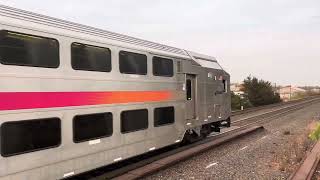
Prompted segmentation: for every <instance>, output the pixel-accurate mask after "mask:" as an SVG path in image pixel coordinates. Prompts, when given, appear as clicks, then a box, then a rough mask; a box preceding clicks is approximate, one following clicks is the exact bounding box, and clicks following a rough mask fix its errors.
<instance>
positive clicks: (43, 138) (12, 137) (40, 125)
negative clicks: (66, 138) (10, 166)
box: [0, 118, 61, 157]
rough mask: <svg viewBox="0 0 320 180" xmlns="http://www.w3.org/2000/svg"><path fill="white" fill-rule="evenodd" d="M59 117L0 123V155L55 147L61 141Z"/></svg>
mask: <svg viewBox="0 0 320 180" xmlns="http://www.w3.org/2000/svg"><path fill="white" fill-rule="evenodd" d="M60 124H61V122H60V119H59V118H47V119H33V120H23V121H13V122H5V123H3V124H2V125H1V130H0V142H1V146H0V147H1V155H2V156H4V157H8V156H14V155H17V154H23V153H28V152H33V151H39V150H43V149H48V148H53V147H57V146H59V145H60V143H61V125H60Z"/></svg>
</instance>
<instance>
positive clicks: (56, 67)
mask: <svg viewBox="0 0 320 180" xmlns="http://www.w3.org/2000/svg"><path fill="white" fill-rule="evenodd" d="M2 31H6V32H9V33H14V34H19V35H25V36H31V37H35V38H43V39H48V40H53V41H55V42H56V43H57V51H58V62H57V64H56V65H55V66H40V65H27V64H18V63H8V62H5V61H3V60H2V58H0V64H2V65H8V66H22V67H36V68H50V69H58V68H59V67H60V64H61V62H60V60H61V57H60V56H61V55H60V42H59V40H58V39H56V38H52V37H46V36H42V35H36V34H29V33H23V32H18V31H11V30H6V29H0V33H1V32H2Z"/></svg>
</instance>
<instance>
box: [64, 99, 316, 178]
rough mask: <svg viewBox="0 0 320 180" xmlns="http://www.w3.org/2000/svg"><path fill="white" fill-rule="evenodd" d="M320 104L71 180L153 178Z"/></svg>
mask: <svg viewBox="0 0 320 180" xmlns="http://www.w3.org/2000/svg"><path fill="white" fill-rule="evenodd" d="M316 102H320V97H313V98H308V99H304V100H299V101H295V103H291V104H290V105H289V106H288V104H286V106H285V107H283V108H278V109H275V110H271V111H267V112H264V113H260V114H257V115H253V116H250V117H247V118H242V119H239V120H237V121H234V122H232V124H231V125H232V126H231V128H230V129H229V130H226V131H224V132H222V133H219V134H212V135H211V136H209V137H207V138H205V139H204V140H201V141H198V142H196V143H193V144H189V145H185V146H182V147H177V146H176V145H173V146H169V147H165V148H162V149H159V150H156V151H153V152H149V153H147V154H143V155H140V156H137V157H134V158H130V159H128V160H125V161H123V162H120V163H118V164H114V165H109V166H105V167H102V168H98V169H96V170H93V171H90V172H87V173H83V174H80V175H78V176H76V177H71V178H68V179H111V178H114V179H138V178H141V177H144V176H147V175H150V174H152V173H154V172H156V171H159V170H160V169H163V168H165V167H168V166H170V165H172V164H174V163H176V162H179V161H182V160H186V159H188V158H190V157H192V156H195V155H197V154H199V153H201V152H204V151H206V150H208V149H210V148H213V147H215V146H218V145H220V144H222V143H225V142H228V141H231V140H234V139H236V138H239V137H241V136H245V135H248V134H250V133H253V132H255V131H258V130H261V129H263V126H262V125H261V124H263V122H265V121H267V120H270V119H273V118H276V117H279V116H283V115H285V114H288V113H290V112H292V111H296V110H299V109H301V108H303V107H306V106H308V105H311V104H313V103H316Z"/></svg>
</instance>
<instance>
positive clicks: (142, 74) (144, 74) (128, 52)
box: [118, 50, 148, 76]
mask: <svg viewBox="0 0 320 180" xmlns="http://www.w3.org/2000/svg"><path fill="white" fill-rule="evenodd" d="M121 53H127V54H136V55H142V56H144V57H145V59H146V72H145V73H139V74H137V73H133V72H122V71H121V63H120V61H121V60H120V55H121ZM118 63H119V72H120V73H121V74H129V75H139V76H146V75H148V56H147V55H146V54H143V53H137V52H132V51H126V50H120V51H119V53H118Z"/></svg>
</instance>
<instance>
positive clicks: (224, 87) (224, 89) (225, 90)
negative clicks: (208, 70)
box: [222, 79, 228, 92]
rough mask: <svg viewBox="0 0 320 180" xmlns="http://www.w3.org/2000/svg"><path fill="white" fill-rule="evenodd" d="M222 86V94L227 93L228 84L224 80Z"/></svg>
mask: <svg viewBox="0 0 320 180" xmlns="http://www.w3.org/2000/svg"><path fill="white" fill-rule="evenodd" d="M222 84H223V91H224V92H227V91H228V87H227V86H228V84H227V81H226V80H225V79H224V80H222Z"/></svg>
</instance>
